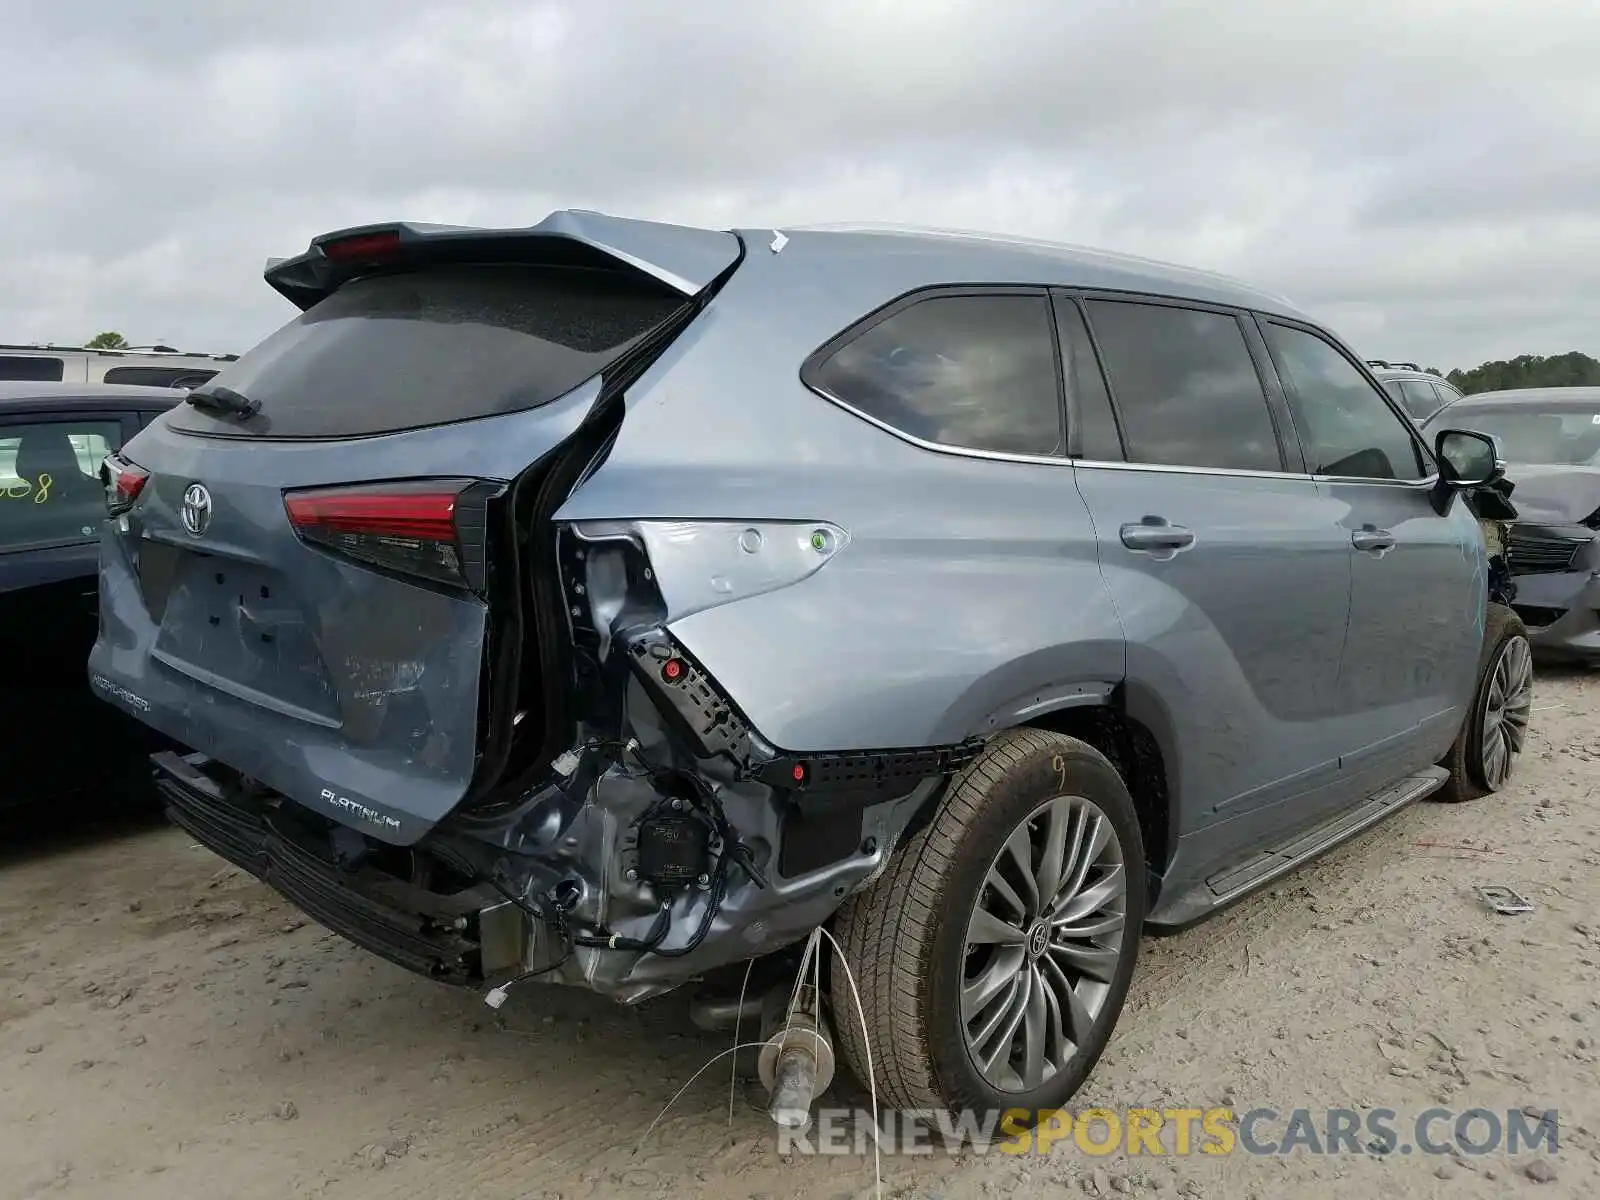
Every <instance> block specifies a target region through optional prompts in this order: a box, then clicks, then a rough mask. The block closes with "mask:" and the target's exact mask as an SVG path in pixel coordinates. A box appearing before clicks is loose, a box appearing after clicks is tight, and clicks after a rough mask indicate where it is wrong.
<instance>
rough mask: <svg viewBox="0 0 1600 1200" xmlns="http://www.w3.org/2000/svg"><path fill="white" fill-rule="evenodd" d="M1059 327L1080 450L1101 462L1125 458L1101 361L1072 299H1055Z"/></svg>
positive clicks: (1062, 364)
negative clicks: (1101, 370) (1101, 372)
mask: <svg viewBox="0 0 1600 1200" xmlns="http://www.w3.org/2000/svg"><path fill="white" fill-rule="evenodd" d="M1056 331H1057V333H1058V335H1059V337H1060V339H1061V366H1062V372H1063V374H1065V376H1066V379H1067V396H1068V399H1069V400H1070V401H1071V404H1072V409H1071V411H1072V413H1073V416H1074V419H1075V420H1076V421H1077V423H1078V453H1079V454H1080V455H1082V456H1083V457H1084V458H1087V459H1092V460H1095V461H1098V462H1120V461H1121V460H1122V437H1121V435H1120V434H1118V432H1117V419H1116V417H1115V415H1114V414H1113V413H1112V411H1111V396H1110V395H1109V394H1108V393H1107V391H1106V381H1105V376H1103V375H1101V374H1100V361H1099V360H1098V359H1097V358H1096V357H1095V354H1094V346H1093V344H1092V343H1091V342H1090V341H1089V329H1088V327H1087V326H1086V325H1085V324H1084V323H1083V314H1082V313H1081V312H1079V311H1078V306H1077V305H1076V304H1074V303H1073V302H1072V301H1070V300H1059V301H1057V302H1056Z"/></svg>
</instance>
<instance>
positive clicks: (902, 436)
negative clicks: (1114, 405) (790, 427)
mask: <svg viewBox="0 0 1600 1200" xmlns="http://www.w3.org/2000/svg"><path fill="white" fill-rule="evenodd" d="M805 386H806V388H807V390H809V391H811V392H814V393H815V394H816V395H818V396H820V397H822V398H823V399H824V400H826V401H827V402H828V403H829V404H836V405H838V406H839V407H840V408H842V409H844V410H845V412H847V413H849V414H850V415H851V416H854V417H858V418H860V419H861V420H863V421H865V422H866V423H867V424H869V425H873V426H876V427H877V428H879V429H881V430H883V432H885V433H887V434H890V435H891V436H893V437H896V438H898V439H899V440H900V441H902V442H905V443H907V444H908V445H912V446H915V447H917V448H918V449H919V450H931V451H932V452H933V453H935V454H948V455H953V456H954V457H957V458H974V459H978V460H980V461H983V462H1010V463H1024V464H1028V465H1032V466H1044V467H1087V468H1089V469H1091V470H1097V471H1105V470H1109V471H1159V472H1163V473H1165V474H1169V475H1223V476H1232V477H1235V478H1239V479H1309V480H1312V481H1313V482H1316V483H1343V484H1352V483H1353V484H1364V485H1367V486H1379V487H1402V488H1407V489H1409V490H1411V491H1426V490H1428V489H1430V488H1432V487H1435V486H1436V485H1437V484H1438V482H1439V476H1438V475H1437V474H1433V475H1429V476H1427V477H1426V478H1423V479H1367V478H1364V477H1362V476H1357V475H1312V474H1308V473H1307V472H1305V471H1254V470H1248V469H1246V468H1243V467H1191V466H1184V465H1180V464H1176V463H1139V462H1112V461H1109V460H1106V459H1097V458H1070V457H1068V456H1067V455H1065V454H1013V453H1010V452H1008V451H1004V450H978V449H974V448H973V447H970V446H947V445H945V444H943V443H942V442H930V441H928V440H927V439H925V438H919V437H917V436H916V435H915V434H912V433H907V432H905V430H903V429H896V428H895V427H894V426H893V425H890V424H889V423H888V422H887V421H881V420H879V419H878V418H877V417H874V416H872V415H871V414H870V413H865V412H862V411H861V410H860V409H859V408H857V407H855V405H853V404H851V403H850V402H849V401H846V400H841V399H839V397H838V396H835V395H833V393H831V392H829V391H828V390H827V389H826V388H820V387H813V386H812V385H810V384H807V385H805Z"/></svg>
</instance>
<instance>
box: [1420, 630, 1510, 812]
mask: <svg viewBox="0 0 1600 1200" xmlns="http://www.w3.org/2000/svg"><path fill="white" fill-rule="evenodd" d="M1483 640H1484V647H1483V656H1482V658H1481V659H1480V660H1479V665H1478V687H1477V690H1476V691H1475V692H1474V693H1473V697H1472V704H1471V706H1470V707H1469V708H1468V710H1467V716H1466V719H1465V720H1464V721H1463V722H1462V723H1461V732H1460V733H1459V734H1457V735H1456V741H1455V744H1454V745H1453V746H1451V747H1450V753H1449V754H1447V755H1446V756H1445V759H1444V761H1443V762H1442V763H1441V764H1440V765H1441V766H1443V767H1444V768H1445V769H1446V770H1448V771H1449V772H1450V779H1449V781H1448V782H1447V783H1446V784H1445V786H1444V787H1443V788H1441V789H1440V790H1439V791H1438V792H1436V793H1435V796H1436V798H1437V799H1440V800H1444V801H1461V800H1476V799H1478V798H1479V797H1482V796H1487V795H1492V794H1493V793H1495V792H1498V791H1501V790H1502V789H1504V788H1505V787H1506V786H1508V785H1509V784H1510V782H1511V777H1512V775H1513V774H1514V773H1515V772H1516V768H1517V764H1518V762H1519V760H1520V759H1521V757H1522V750H1523V747H1524V746H1525V745H1526V744H1527V739H1528V723H1529V719H1530V717H1531V715H1532V712H1533V650H1532V648H1531V647H1530V646H1529V644H1528V631H1527V629H1526V628H1525V627H1524V626H1523V624H1522V618H1520V617H1519V616H1517V614H1516V613H1514V612H1512V611H1511V609H1509V608H1507V607H1506V606H1505V605H1503V604H1491V605H1490V606H1489V612H1488V615H1487V618H1486V620H1485V627H1484V638H1483Z"/></svg>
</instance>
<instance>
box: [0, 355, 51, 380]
mask: <svg viewBox="0 0 1600 1200" xmlns="http://www.w3.org/2000/svg"><path fill="white" fill-rule="evenodd" d="M64 368H65V364H64V363H63V362H62V361H61V360H60V359H59V358H48V357H45V356H44V355H33V354H0V379H15V380H25V381H27V382H28V383H55V382H58V381H59V380H60V379H61V376H62V374H63V371H64Z"/></svg>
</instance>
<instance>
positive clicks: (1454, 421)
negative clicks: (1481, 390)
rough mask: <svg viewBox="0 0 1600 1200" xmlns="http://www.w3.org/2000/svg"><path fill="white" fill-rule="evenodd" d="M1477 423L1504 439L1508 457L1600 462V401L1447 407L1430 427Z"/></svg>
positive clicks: (1566, 464)
mask: <svg viewBox="0 0 1600 1200" xmlns="http://www.w3.org/2000/svg"><path fill="white" fill-rule="evenodd" d="M1445 428H1449V429H1474V430H1477V431H1478V432H1479V433H1487V434H1489V435H1490V436H1492V437H1497V438H1499V439H1500V447H1501V449H1502V450H1503V451H1504V453H1505V456H1506V461H1507V462H1513V463H1533V464H1539V465H1550V466H1563V467H1595V466H1600V404H1596V405H1594V406H1593V407H1591V408H1572V407H1561V408H1554V407H1551V408H1539V407H1535V406H1533V405H1527V404H1519V405H1517V406H1515V407H1512V406H1509V405H1508V406H1506V407H1505V408H1466V407H1462V406H1454V407H1452V408H1448V409H1446V410H1445V411H1444V412H1442V413H1440V414H1439V415H1438V416H1436V417H1435V418H1434V419H1433V420H1432V421H1430V422H1429V423H1428V430H1429V432H1430V434H1431V433H1437V432H1438V430H1440V429H1445Z"/></svg>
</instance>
